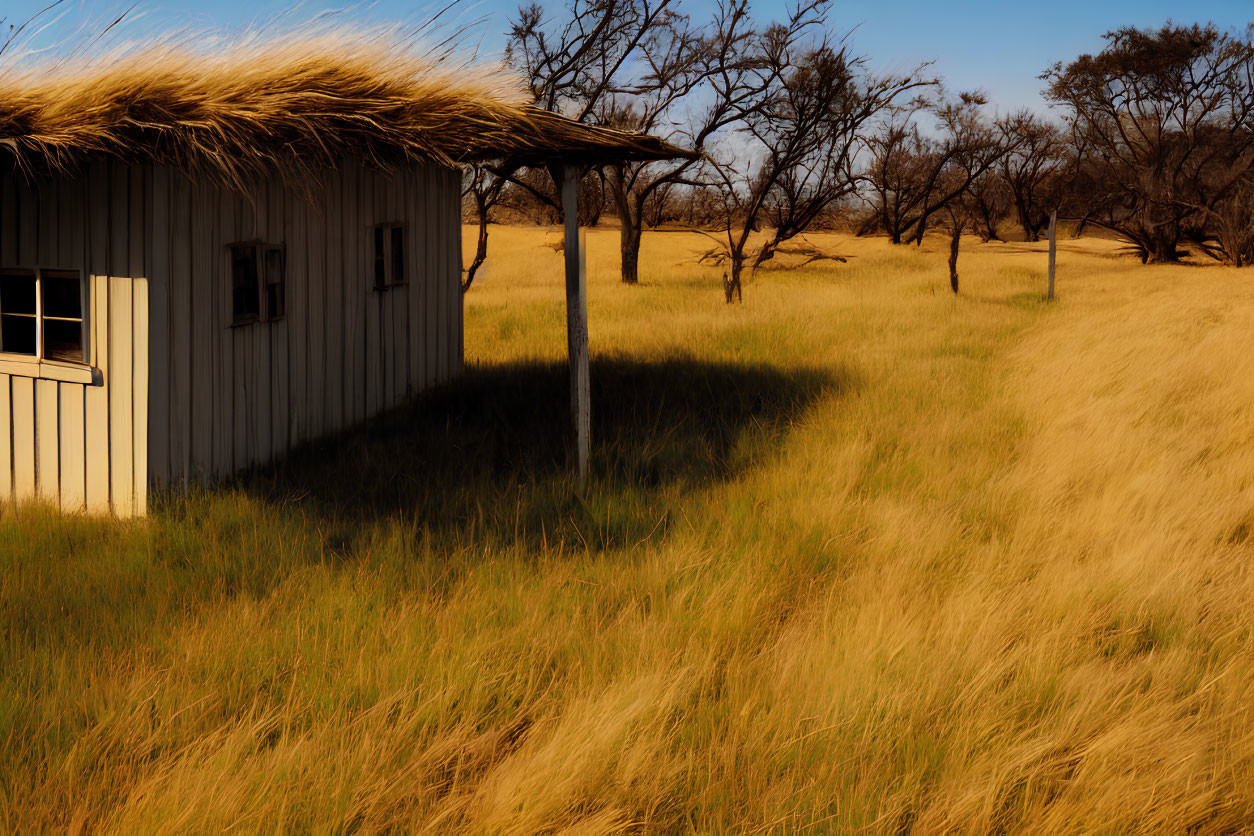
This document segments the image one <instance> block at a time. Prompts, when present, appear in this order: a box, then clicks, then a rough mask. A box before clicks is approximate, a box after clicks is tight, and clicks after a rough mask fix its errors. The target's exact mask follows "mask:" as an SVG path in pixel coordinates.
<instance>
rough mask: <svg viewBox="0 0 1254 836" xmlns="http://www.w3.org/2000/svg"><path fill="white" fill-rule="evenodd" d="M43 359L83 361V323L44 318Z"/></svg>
mask: <svg viewBox="0 0 1254 836" xmlns="http://www.w3.org/2000/svg"><path fill="white" fill-rule="evenodd" d="M44 359H45V360H60V361H62V362H65V363H81V362H83V323H81V322H67V321H66V320H63V319H45V320H44Z"/></svg>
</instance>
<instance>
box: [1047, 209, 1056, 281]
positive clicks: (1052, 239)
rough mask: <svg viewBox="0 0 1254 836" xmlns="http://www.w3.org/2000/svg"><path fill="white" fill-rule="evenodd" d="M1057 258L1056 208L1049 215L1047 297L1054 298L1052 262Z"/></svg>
mask: <svg viewBox="0 0 1254 836" xmlns="http://www.w3.org/2000/svg"><path fill="white" fill-rule="evenodd" d="M1057 259H1058V210H1057V209H1055V210H1054V211H1053V212H1051V213H1050V215H1049V296H1048V297H1047V298H1049V299H1050V300H1052V299H1053V298H1054V263H1055V262H1056V261H1057Z"/></svg>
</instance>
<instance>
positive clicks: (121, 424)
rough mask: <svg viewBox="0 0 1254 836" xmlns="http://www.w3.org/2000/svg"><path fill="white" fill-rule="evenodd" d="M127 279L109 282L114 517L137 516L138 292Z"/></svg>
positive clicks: (110, 425) (116, 277)
mask: <svg viewBox="0 0 1254 836" xmlns="http://www.w3.org/2000/svg"><path fill="white" fill-rule="evenodd" d="M135 285H136V282H135V280H134V279H131V278H129V277H127V276H112V277H110V278H109V338H108V343H109V371H110V372H111V378H112V379H111V381H110V383H109V493H110V496H111V498H112V501H113V513H115V514H117V515H118V516H119V517H130V516H134V515H135V514H136V513H137V511H138V509H137V507H136V502H135V427H134V423H135V413H134V403H135V401H134V385H135V381H134V377H133V373H134V356H133V351H134V342H133V330H132V329H133V328H134V326H135V321H134V302H133V296H134V288H135Z"/></svg>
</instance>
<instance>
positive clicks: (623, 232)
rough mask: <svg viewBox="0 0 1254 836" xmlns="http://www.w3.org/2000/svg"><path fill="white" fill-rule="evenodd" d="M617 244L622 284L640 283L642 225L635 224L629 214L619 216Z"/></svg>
mask: <svg viewBox="0 0 1254 836" xmlns="http://www.w3.org/2000/svg"><path fill="white" fill-rule="evenodd" d="M619 221H620V226H619V231H618V243H619V250H620V251H621V253H622V271H623V272H622V279H623V284H637V283H638V282H639V281H640V236H641V235H642V234H643V232H644V228H643V224H638V223H635V222H634V220H633V219H632V217H631V212H626V213H624V214H620V215H619Z"/></svg>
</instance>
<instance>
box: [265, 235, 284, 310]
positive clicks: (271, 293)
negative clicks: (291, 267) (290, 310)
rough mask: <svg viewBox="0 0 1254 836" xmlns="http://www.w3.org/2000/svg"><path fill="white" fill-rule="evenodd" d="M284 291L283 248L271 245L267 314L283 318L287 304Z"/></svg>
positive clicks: (269, 250)
mask: <svg viewBox="0 0 1254 836" xmlns="http://www.w3.org/2000/svg"><path fill="white" fill-rule="evenodd" d="M285 295H286V294H285V293H284V292H283V250H282V249H281V248H279V247H270V248H268V249H267V250H266V316H267V317H268V318H270V319H282V318H283V314H284V312H285V311H284V308H285V306H286V300H285Z"/></svg>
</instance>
